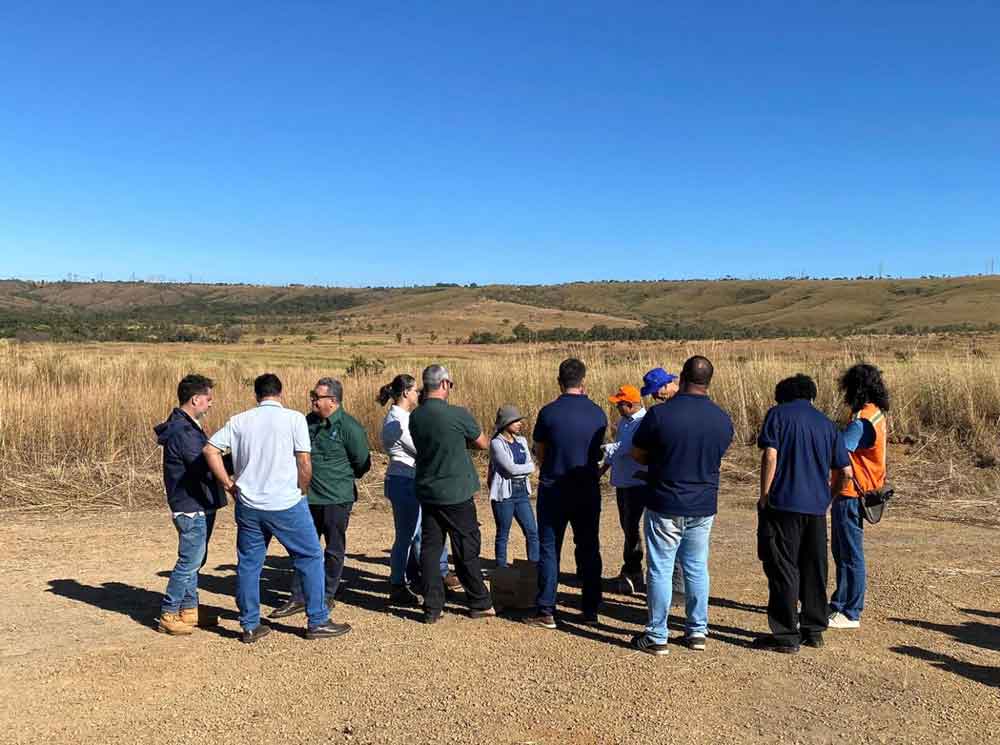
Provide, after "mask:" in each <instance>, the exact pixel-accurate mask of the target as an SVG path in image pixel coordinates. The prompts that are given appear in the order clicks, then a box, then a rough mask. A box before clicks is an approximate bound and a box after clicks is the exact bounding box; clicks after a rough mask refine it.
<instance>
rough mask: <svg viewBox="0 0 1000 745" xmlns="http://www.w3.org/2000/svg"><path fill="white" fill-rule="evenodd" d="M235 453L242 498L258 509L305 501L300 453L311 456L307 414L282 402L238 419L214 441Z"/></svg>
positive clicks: (266, 403)
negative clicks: (301, 487) (302, 490)
mask: <svg viewBox="0 0 1000 745" xmlns="http://www.w3.org/2000/svg"><path fill="white" fill-rule="evenodd" d="M209 443H210V444H211V445H213V446H214V447H217V448H219V449H220V450H227V449H229V450H232V451H233V468H234V470H235V472H236V485H237V487H239V490H238V496H237V498H238V499H239V500H240V501H241V502H242V503H243V504H245V505H246V506H247V507H253V508H254V509H256V510H267V511H272V512H273V511H276V510H287V509H288V508H289V507H293V506H294V505H296V504H297V503H298V502H299V501H300V500H301V499H302V492H301V491H299V469H298V467H297V466H296V463H295V453H310V452H312V445H311V444H310V442H309V427H308V425H306V418H305V416H304V415H303V414H301V413H300V412H298V411H293V410H292V409H286V408H285V407H284V406H282V405H281V404H280V403H278V402H277V401H261V402H260V404H258V405H257V408H255V409H250V410H249V411H244V412H242V413H241V414H237V415H236V416H234V417H233V418H232V419H230V420H229V421H228V422H226V424H225V426H224V427H223V428H222V429H220V430H219V431H218V432H216V433H215V434H214V435H212V437H211V438H210V439H209Z"/></svg>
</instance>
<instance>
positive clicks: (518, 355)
mask: <svg viewBox="0 0 1000 745" xmlns="http://www.w3.org/2000/svg"><path fill="white" fill-rule="evenodd" d="M457 351H458V350H455V351H452V350H451V349H450V348H442V349H441V355H442V356H441V358H437V359H435V360H431V359H428V358H426V357H420V358H417V357H413V358H397V359H393V360H389V361H388V363H387V367H386V368H385V370H384V371H383V372H380V373H378V374H375V373H373V372H368V371H366V370H365V369H364V366H358V365H355V369H354V371H353V373H354V374H353V375H351V376H350V377H347V378H344V382H345V398H346V402H345V404H346V407H347V409H348V410H349V411H350V412H351V413H352V414H354V415H355V416H356V417H358V419H359V420H360V421H361V422H362V424H364V426H365V428H366V429H367V430H368V433H369V438H370V440H371V443H372V446H373V448H376V449H377V448H378V433H379V429H380V425H381V421H382V417H383V415H384V411H383V410H382V409H381V408H380V407H379V406H378V405H377V404H376V402H375V397H376V394H377V392H378V389H379V387H380V386H381V385H382V384H383V383H385V382H387V381H388V380H389V379H391V377H392V376H393V375H395V374H396V373H398V372H409V373H411V374H413V375H416V376H419V373H420V370H421V369H422V368H423V366H424V365H426V364H428V363H430V362H431V361H440V362H443V363H445V364H447V365H448V366H449V367H450V368H451V370H452V373H453V375H454V377H455V379H456V381H457V383H458V386H457V388H456V390H455V392H454V394H453V396H454V398H453V400H454V402H455V403H459V404H461V405H464V406H468V407H469V408H470V409H471V410H472V412H473V414H474V415H475V416H476V418H477V419H479V421H480V422H482V424H483V426H484V427H489V426H490V425H491V424H492V422H493V417H494V415H495V412H496V409H497V407H498V406H500V405H501V404H503V403H514V404H517V405H518V406H519V407H521V409H522V411H523V412H524V413H525V414H526V415H527V416H528V418H529V419H532V418H533V417H534V415H535V414H536V413H537V411H538V409H539V408H540V407H541V406H542V405H544V404H545V403H546V402H547V401H549V400H551V399H552V398H553V397H554V396H555V395H556V394H557V387H556V382H555V377H556V368H557V366H558V363H559V361H560V360H561V359H562V358H564V357H566V356H569V355H574V356H578V357H580V358H582V359H583V360H584V361H585V362H586V363H587V364H588V368H589V373H588V378H587V386H588V389H589V391H590V393H591V395H592V397H593V398H594V399H595V400H596V401H598V402H599V403H601V404H602V405H603V406H604V407H605V408H606V409H607V410H608V412H609V416H611V418H612V420H614V418H615V416H614V413H613V412H612V411H611V406H610V404H608V402H607V398H606V397H607V395H608V394H610V393H611V392H613V391H614V390H615V389H616V388H617V387H618V386H619V385H621V384H623V383H632V384H639V383H640V381H641V377H642V374H643V372H645V371H646V370H648V369H649V368H651V367H654V366H657V365H660V366H663V367H665V368H667V369H668V370H671V371H677V370H678V369H679V367H680V365H681V364H682V363H683V360H684V359H685V358H687V357H688V356H689V355H691V354H694V353H699V354H704V355H706V356H707V357H709V359H711V360H712V361H713V362H714V364H715V368H716V375H715V381H714V383H713V386H712V396H713V398H714V399H715V400H716V401H717V402H718V403H719V404H720V405H721V406H722V407H723V408H725V409H726V410H727V411H729V412H730V414H731V415H732V417H733V421H734V423H735V426H736V432H737V438H738V441H739V443H740V444H742V445H747V446H750V445H752V444H753V442H754V440H755V438H756V434H757V430H758V428H759V427H760V423H761V422H762V420H763V417H764V414H765V413H766V411H767V409H768V407H769V406H770V405H771V401H772V394H773V391H774V385H775V383H776V382H777V381H778V380H779V379H780V378H782V377H785V376H787V375H791V374H794V373H796V372H800V371H801V372H805V373H807V374H809V375H812V376H813V377H814V378H815V379H816V381H817V383H818V385H819V390H820V397H819V400H818V401H817V402H816V403H817V406H819V407H820V408H821V409H823V410H824V411H826V412H827V413H828V414H830V415H831V416H833V417H836V418H844V416H845V415H846V412H845V411H844V410H843V408H842V407H841V406H840V405H839V403H838V394H837V390H836V385H835V381H836V379H837V377H838V376H839V374H840V373H841V372H842V371H843V369H844V368H845V367H847V366H848V365H850V364H853V363H854V362H856V361H859V360H861V359H864V360H866V361H870V362H873V363H874V364H877V365H879V366H880V367H881V368H882V369H883V371H884V373H885V376H886V379H887V381H888V384H889V386H890V392H891V395H892V398H893V408H892V412H891V416H890V428H891V433H892V436H893V438H894V439H895V440H897V441H904V442H906V443H909V444H908V446H907V447H906V448H902V447H900V448H897V449H896V452H898V454H899V456H900V458H902V461H901V462H900V469H899V473H895V474H894V478H896V477H898V476H900V475H901V474H908V475H907V478H911V477H912V478H913V480H914V484H915V485H916V484H917V483H921V482H925V481H926V476H925V475H926V474H927V473H934V474H936V476H935V479H936V481H935V484H934V487H935V490H936V492H937V493H938V494H941V493H952V492H962V493H967V492H969V491H970V490H971V491H973V492H975V491H979V492H983V491H985V490H987V489H991V488H995V487H996V485H997V481H998V479H997V473H998V469H997V468H996V467H995V464H996V463H997V462H998V460H1000V451H998V433H1000V373H998V371H997V369H996V367H995V366H993V365H992V364H991V363H990V360H989V359H988V358H987V357H983V356H982V355H974V354H970V353H961V354H960V353H954V354H952V353H936V354H929V353H927V354H925V353H922V352H920V351H919V349H917V350H915V351H913V353H912V354H908V355H906V359H905V360H900V359H898V358H897V357H896V355H895V354H893V353H891V352H889V351H888V346H887V345H886V344H885V342H884V340H878V339H853V340H846V341H844V342H842V343H840V344H839V345H838V346H834V347H831V346H830V344H829V343H827V344H826V345H825V346H821V345H819V344H816V345H811V344H810V342H808V341H807V340H792V341H788V342H787V347H786V348H781V347H780V345H779V346H777V347H776V346H775V345H774V344H771V345H769V346H765V345H761V348H759V349H757V348H754V347H752V346H750V347H748V346H747V345H746V344H742V345H739V346H737V345H736V344H733V343H726V342H706V343H700V344H697V343H692V344H680V343H663V344H641V345H632V346H628V345H624V344H586V345H565V346H552V347H540V346H530V347H529V346H517V347H484V348H481V349H479V350H475V351H476V354H475V355H474V356H470V357H466V358H454V359H449V355H450V354H456V353H457ZM462 352H463V353H465V354H468V349H467V348H463V349H462ZM282 353H284V350H282ZM348 364H351V363H350V362H349V361H347V360H340V361H331V362H330V364H329V365H328V366H326V365H324V364H323V363H322V362H321V361H320V360H318V359H316V358H311V359H310V358H301V359H296V358H289V357H287V356H285V357H282V356H280V355H277V354H276V353H275V354H272V355H271V356H268V350H267V349H264V350H261V349H259V348H255V347H253V346H252V345H248V346H244V347H237V348H234V347H227V348H225V349H219V348H214V349H213V348H208V349H199V348H192V349H190V350H185V349H183V348H182V349H177V348H170V349H168V348H159V347H150V346H145V347H143V346H138V347H122V346H118V345H114V346H108V347H104V348H102V347H97V346H88V347H77V348H74V347H71V346H51V345H5V346H0V505H2V506H3V507H4V508H7V509H11V508H19V509H24V508H31V507H33V506H35V507H41V506H45V507H49V508H72V507H100V506H126V507H130V506H133V505H138V504H142V503H146V504H150V503H157V502H159V501H160V500H162V488H161V486H160V481H159V463H160V452H159V448H158V447H157V446H156V442H155V439H154V437H153V432H152V427H153V426H154V425H155V424H156V423H158V422H160V421H162V420H163V419H164V418H165V417H166V415H167V414H168V413H169V411H170V409H171V407H172V406H173V405H174V403H175V401H174V396H175V391H176V385H177V381H178V380H179V379H180V378H181V377H182V376H184V375H185V374H187V373H189V372H199V373H202V374H205V375H208V376H210V377H212V378H213V379H215V381H216V385H217V387H216V405H215V408H214V409H213V411H212V412H211V413H210V414H209V418H208V419H207V420H206V425H207V428H208V429H209V430H212V429H214V428H216V427H218V426H220V425H221V424H222V422H223V421H224V420H225V418H226V417H228V416H229V415H231V414H233V413H235V412H238V411H241V410H243V409H245V408H248V407H250V406H252V405H253V394H252V389H251V383H252V381H253V378H254V377H255V376H256V375H258V374H260V373H261V372H264V371H272V372H275V373H277V374H278V375H279V376H280V377H281V379H282V381H283V382H284V385H285V392H286V396H285V401H286V405H289V406H294V407H296V408H299V409H301V410H305V409H306V408H307V405H308V400H307V397H306V393H307V391H308V390H309V388H310V386H311V385H312V384H313V383H314V382H315V381H316V380H317V379H318V378H320V377H322V376H324V375H334V376H342V375H343V372H344V369H345V367H346V366H347V365H348ZM906 453H909V455H906ZM977 463H978V464H979V466H980V467H978V468H977V465H976V464H977ZM942 464H948V465H947V468H946V469H944V468H943V467H942ZM991 464H994V465H992V466H991ZM982 466H987V467H985V468H983V467H982ZM383 471H384V462H379V463H377V464H376V467H375V468H374V469H373V473H372V475H371V476H369V477H367V478H366V479H365V480H364V481H363V482H362V489H361V491H362V494H363V495H364V496H369V497H374V496H376V495H379V494H381V476H382V473H383ZM725 473H726V478H735V479H737V480H741V481H746V480H751V481H752V478H753V463H752V451H745V452H744V451H743V450H742V449H737V450H735V451H734V455H733V457H732V458H731V459H729V460H727V466H726V471H725ZM949 474H950V475H949ZM897 480H898V479H897ZM914 491H916V489H914Z"/></svg>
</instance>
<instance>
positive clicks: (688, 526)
mask: <svg viewBox="0 0 1000 745" xmlns="http://www.w3.org/2000/svg"><path fill="white" fill-rule="evenodd" d="M714 520H715V515H709V516H708V517H671V516H670V515H664V514H663V513H662V512H655V511H654V510H651V509H649V508H648V507H647V508H646V518H645V529H646V604H647V606H648V610H649V623H647V624H646V636H648V637H649V638H650V639H651V640H652V641H654V642H656V643H657V644H666V643H667V636H668V632H667V617H668V615H669V613H670V600H671V597H672V596H673V576H674V560H675V559H676V560H677V561H679V562H680V565H681V567H682V568H683V569H684V597H685V616H686V619H685V621H684V632H685V633H686V634H687V635H688V636H705V635H706V634H708V539H709V537H710V536H711V534H712V523H713V521H714Z"/></svg>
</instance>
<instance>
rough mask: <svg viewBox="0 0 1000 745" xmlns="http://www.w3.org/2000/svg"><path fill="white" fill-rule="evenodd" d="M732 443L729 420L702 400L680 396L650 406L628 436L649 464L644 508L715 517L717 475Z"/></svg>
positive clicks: (704, 398) (674, 514) (688, 515)
mask: <svg viewBox="0 0 1000 745" xmlns="http://www.w3.org/2000/svg"><path fill="white" fill-rule="evenodd" d="M732 441H733V421H732V419H730V417H729V414H727V413H726V412H725V411H723V410H722V409H721V408H720V407H719V405H718V404H716V403H715V402H714V401H712V399H710V398H709V397H708V396H706V395H701V394H695V393H678V394H677V395H675V396H674V397H673V398H671V399H670V400H669V401H665V402H663V403H662V404H657V405H656V406H653V407H652V408H651V409H650V410H649V411H647V412H646V416H644V417H643V418H642V422H641V423H640V424H639V428H638V429H637V430H636V431H635V434H634V435H633V436H632V445H633V446H635V447H637V448H639V449H641V450H644V451H645V452H646V454H647V456H648V460H649V483H650V493H649V496H648V501H647V504H646V506H647V507H648V508H649V509H651V510H653V511H654V512H659V513H662V514H664V515H670V516H676V517H708V516H709V515H714V514H715V513H716V512H718V511H719V471H720V469H721V466H722V456H723V455H725V454H726V450H728V449H729V445H730V444H731V443H732Z"/></svg>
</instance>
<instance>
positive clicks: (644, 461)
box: [629, 445, 649, 466]
mask: <svg viewBox="0 0 1000 745" xmlns="http://www.w3.org/2000/svg"><path fill="white" fill-rule="evenodd" d="M629 457H630V458H632V460H634V461H635V462H636V463H638V464H639V465H640V466H648V465H649V451H648V450H643V449H642V448H640V447H636V446H635V445H633V446H632V450H631V451H630V452H629Z"/></svg>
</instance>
